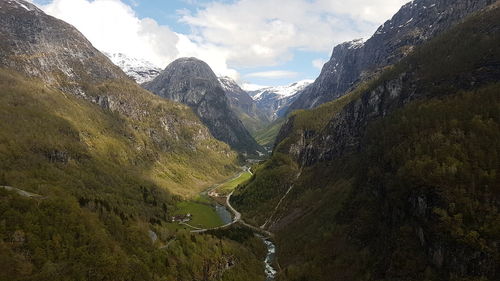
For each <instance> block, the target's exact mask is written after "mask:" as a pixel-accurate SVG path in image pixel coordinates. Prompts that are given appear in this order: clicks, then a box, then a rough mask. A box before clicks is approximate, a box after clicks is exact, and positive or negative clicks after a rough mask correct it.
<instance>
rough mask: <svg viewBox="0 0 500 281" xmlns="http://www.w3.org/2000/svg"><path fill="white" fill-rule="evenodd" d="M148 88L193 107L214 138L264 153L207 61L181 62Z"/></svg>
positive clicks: (148, 84)
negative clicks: (234, 110)
mask: <svg viewBox="0 0 500 281" xmlns="http://www.w3.org/2000/svg"><path fill="white" fill-rule="evenodd" d="M144 87H145V88H146V89H148V90H150V91H152V92H153V93H155V94H157V95H159V96H161V97H163V98H166V99H169V100H173V101H177V102H181V103H183V104H186V105H188V106H190V107H191V108H193V110H194V112H195V113H196V114H197V115H198V116H199V117H200V119H201V120H202V121H203V123H204V124H205V125H206V126H207V127H208V128H209V129H210V132H211V133H212V135H213V136H214V137H215V138H217V139H219V140H221V141H223V142H226V143H227V144H229V145H230V146H231V147H233V148H235V149H237V150H239V151H241V152H246V153H250V154H256V152H257V151H259V150H262V148H261V147H260V146H259V145H258V144H257V143H256V142H255V140H254V139H253V138H252V136H251V135H250V133H249V132H248V131H247V130H246V129H245V127H244V126H243V124H242V123H241V121H240V120H239V119H238V117H237V116H236V114H235V113H234V112H233V111H232V110H231V108H230V106H229V101H228V98H227V97H226V95H225V92H224V89H222V87H221V85H220V83H219V80H218V79H217V76H215V73H214V72H213V71H212V69H210V66H208V64H206V63H205V62H203V61H201V60H198V59H196V58H180V59H177V60H175V61H174V62H172V63H171V64H169V65H168V66H167V67H166V68H165V69H164V70H163V71H162V72H161V74H160V75H159V76H158V77H156V78H155V79H154V80H153V81H151V82H148V83H145V84H144Z"/></svg>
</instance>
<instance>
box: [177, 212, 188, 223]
mask: <svg viewBox="0 0 500 281" xmlns="http://www.w3.org/2000/svg"><path fill="white" fill-rule="evenodd" d="M191 218H192V216H191V214H189V213H188V214H185V215H175V216H172V222H179V223H182V222H189V221H190V220H191Z"/></svg>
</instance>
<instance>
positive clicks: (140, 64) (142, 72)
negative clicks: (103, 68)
mask: <svg viewBox="0 0 500 281" xmlns="http://www.w3.org/2000/svg"><path fill="white" fill-rule="evenodd" d="M104 54H105V55H106V56H107V57H108V58H109V59H110V60H111V61H112V62H113V63H114V64H115V65H116V66H118V67H120V68H121V69H122V70H123V72H125V73H126V74H127V75H128V76H130V77H132V78H133V79H134V80H135V81H136V82H137V83H139V84H142V83H145V82H149V81H151V80H153V79H155V78H156V76H158V75H159V74H160V72H161V69H160V68H158V67H156V66H155V65H154V64H153V63H151V62H149V61H146V60H143V59H138V58H132V57H129V56H127V55H125V54H122V53H106V52H105V53H104Z"/></svg>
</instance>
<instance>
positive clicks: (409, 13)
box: [289, 0, 495, 111]
mask: <svg viewBox="0 0 500 281" xmlns="http://www.w3.org/2000/svg"><path fill="white" fill-rule="evenodd" d="M493 2H495V0H475V1H471V0H439V1H436V0H415V1H411V2H409V3H408V4H406V5H404V6H403V7H402V8H401V10H400V11H399V12H398V13H397V14H396V15H394V17H393V18H392V19H391V20H389V21H387V22H386V23H384V24H383V25H382V26H380V27H379V29H378V30H377V31H376V32H375V34H374V35H373V36H372V37H371V38H370V39H368V40H367V41H366V42H363V41H360V40H355V41H352V42H346V43H343V44H340V45H338V46H336V47H335V48H334V49H333V53H332V56H331V58H330V61H328V62H327V63H326V64H325V65H324V66H323V69H322V70H321V74H320V76H319V77H318V78H317V79H316V81H315V82H314V83H313V84H312V85H311V86H309V87H307V88H306V89H305V90H304V91H302V92H301V93H300V96H299V97H298V98H297V100H296V101H294V102H293V103H292V105H291V106H290V109H289V110H290V111H292V110H296V109H308V108H314V107H316V106H318V105H320V104H323V103H325V102H328V101H332V100H334V99H336V98H338V97H340V96H342V95H344V94H346V93H347V92H348V91H349V90H350V89H352V87H354V86H356V85H357V84H358V83H360V82H362V81H366V80H369V79H370V78H371V77H373V76H374V75H375V74H377V73H378V72H380V71H382V70H383V69H384V67H386V66H388V65H391V64H394V63H396V62H398V61H399V60H401V59H402V58H403V57H405V56H406V55H408V54H409V53H411V51H412V50H413V49H414V47H415V46H418V45H420V44H422V43H424V42H426V41H428V40H429V39H431V38H433V37H434V36H436V35H437V34H440V33H441V32H443V31H444V30H446V29H448V28H449V27H450V26H453V25H454V24H456V23H457V22H460V21H461V20H462V19H463V18H464V17H466V16H467V15H468V14H470V13H472V12H474V11H477V10H480V9H481V8H483V7H485V6H487V5H489V4H491V3H493Z"/></svg>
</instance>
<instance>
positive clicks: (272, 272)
mask: <svg viewBox="0 0 500 281" xmlns="http://www.w3.org/2000/svg"><path fill="white" fill-rule="evenodd" d="M257 236H258V237H259V238H260V239H262V241H264V244H265V245H266V247H267V254H266V258H265V259H264V265H265V268H264V273H265V274H266V281H272V280H274V278H275V277H276V273H278V272H277V271H276V269H274V267H273V262H274V256H275V255H276V245H274V243H273V242H271V241H270V240H269V239H268V238H266V237H264V236H262V235H259V234H257Z"/></svg>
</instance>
